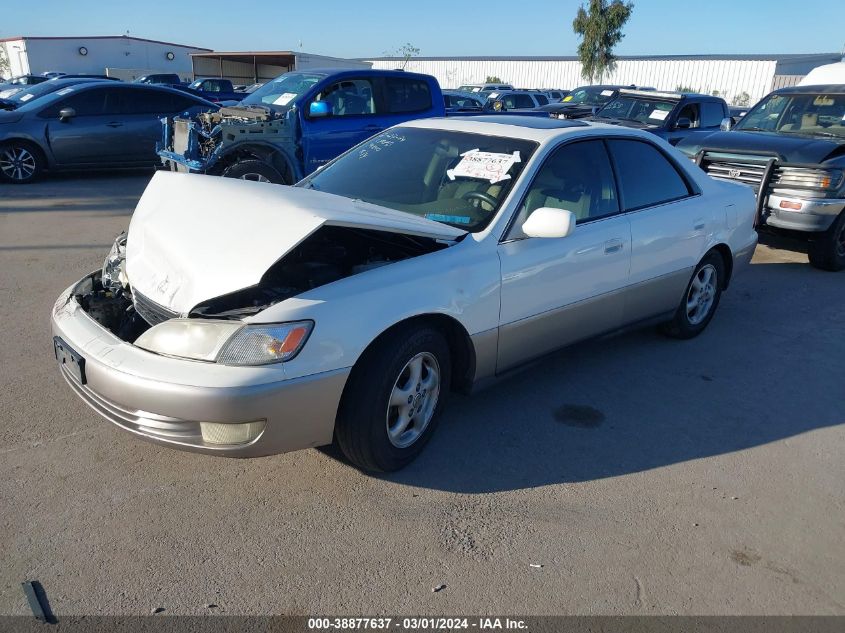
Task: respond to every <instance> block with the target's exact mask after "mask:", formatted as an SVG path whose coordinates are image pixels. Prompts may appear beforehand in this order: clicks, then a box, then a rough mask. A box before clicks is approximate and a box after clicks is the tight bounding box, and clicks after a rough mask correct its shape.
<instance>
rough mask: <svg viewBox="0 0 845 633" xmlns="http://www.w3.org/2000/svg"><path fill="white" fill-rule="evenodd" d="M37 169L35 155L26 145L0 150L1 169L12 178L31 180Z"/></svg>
mask: <svg viewBox="0 0 845 633" xmlns="http://www.w3.org/2000/svg"><path fill="white" fill-rule="evenodd" d="M35 169H36V162H35V156H33V154H32V152H30V151H29V150H28V149H26V148H25V147H19V146H18V147H16V146H12V147H7V148H6V149H4V150H2V152H0V171H2V172H3V175H5V176H6V177H7V178H9V179H10V180H21V181H22V180H29V179H30V178H32V177H33V175H35Z"/></svg>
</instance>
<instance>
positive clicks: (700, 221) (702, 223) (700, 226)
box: [692, 218, 707, 231]
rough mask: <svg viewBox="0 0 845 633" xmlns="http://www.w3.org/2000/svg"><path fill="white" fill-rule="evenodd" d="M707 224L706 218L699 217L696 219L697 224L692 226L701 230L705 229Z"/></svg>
mask: <svg viewBox="0 0 845 633" xmlns="http://www.w3.org/2000/svg"><path fill="white" fill-rule="evenodd" d="M706 225H707V223H706V222H705V221H704V218H698V219H697V220H696V221H695V224H694V225H693V227H692V228H693V230H695V231H701V230H703V229H704V227H705V226H706Z"/></svg>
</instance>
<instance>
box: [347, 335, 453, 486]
mask: <svg viewBox="0 0 845 633" xmlns="http://www.w3.org/2000/svg"><path fill="white" fill-rule="evenodd" d="M450 379H451V359H450V354H449V346H448V344H447V342H446V339H445V338H444V336H443V335H442V334H441V333H440V332H439V331H437V330H435V329H433V328H431V327H428V326H409V327H403V328H400V329H397V330H395V331H393V332H391V333H389V334H388V335H387V336H385V337H384V338H383V339H382V340H380V341H378V342H377V343H376V344H375V345H374V346H373V347H372V348H371V349H369V350H367V352H366V353H365V354H364V355H363V356H362V357H361V359H360V360H359V362H358V364H357V365H356V366H355V369H354V370H353V372H352V375H351V376H350V377H349V384H348V385H347V388H346V391H345V392H344V395H343V401H342V402H341V405H340V409H339V411H338V417H337V423H336V425H335V438H336V441H337V444H338V446H339V447H340V449H341V451H342V452H343V454H344V455H345V456H346V458H347V459H348V460H349V461H350V462H352V463H353V464H355V465H356V466H357V467H359V468H361V469H362V470H365V471H370V472H388V471H394V470H399V469H400V468H403V467H404V466H406V465H407V464H409V463H410V462H411V461H413V460H414V459H415V458H416V457H417V455H419V453H420V452H421V451H422V449H423V447H424V446H425V444H426V443H427V442H428V440H429V438H430V437H431V435H432V434H433V433H434V429H435V427H436V425H437V421H438V416H439V414H440V412H441V410H442V409H443V406H444V404H445V400H446V395H447V393H448V389H449V381H450Z"/></svg>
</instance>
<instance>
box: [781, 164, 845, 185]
mask: <svg viewBox="0 0 845 633" xmlns="http://www.w3.org/2000/svg"><path fill="white" fill-rule="evenodd" d="M842 173H843V172H842V170H841V169H811V168H806V167H781V168H780V170H779V175H778V178H777V181H776V182H774V183H773V184H774V185H775V186H777V187H802V188H803V187H809V188H811V189H828V190H831V189H838V188H839V185H840V184H841V183H842Z"/></svg>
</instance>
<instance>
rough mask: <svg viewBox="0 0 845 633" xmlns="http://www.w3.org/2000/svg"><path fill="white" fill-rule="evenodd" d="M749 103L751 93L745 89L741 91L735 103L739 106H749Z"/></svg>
mask: <svg viewBox="0 0 845 633" xmlns="http://www.w3.org/2000/svg"><path fill="white" fill-rule="evenodd" d="M749 103H751V95H750V94H748V93H747V92H745V91H742V92H740V93H739V94H738V95H736V96H735V97H734V100H733V104H734V105H737V106H747V105H748V104H749Z"/></svg>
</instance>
